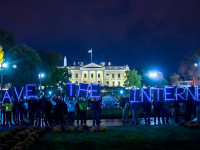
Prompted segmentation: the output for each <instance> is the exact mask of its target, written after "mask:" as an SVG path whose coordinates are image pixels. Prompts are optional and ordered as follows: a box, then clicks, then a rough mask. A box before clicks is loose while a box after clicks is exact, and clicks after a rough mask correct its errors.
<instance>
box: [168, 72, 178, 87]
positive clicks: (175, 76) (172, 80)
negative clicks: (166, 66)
mask: <svg viewBox="0 0 200 150" xmlns="http://www.w3.org/2000/svg"><path fill="white" fill-rule="evenodd" d="M179 81H180V75H178V74H176V73H172V74H171V75H170V84H171V85H177V84H178V82H179Z"/></svg>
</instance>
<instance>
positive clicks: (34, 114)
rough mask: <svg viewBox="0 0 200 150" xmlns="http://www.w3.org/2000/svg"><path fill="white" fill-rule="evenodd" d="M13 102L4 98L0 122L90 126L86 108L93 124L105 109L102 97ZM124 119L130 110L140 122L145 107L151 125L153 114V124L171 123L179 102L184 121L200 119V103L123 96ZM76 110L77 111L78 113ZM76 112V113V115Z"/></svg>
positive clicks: (178, 112) (137, 121) (58, 97)
mask: <svg viewBox="0 0 200 150" xmlns="http://www.w3.org/2000/svg"><path fill="white" fill-rule="evenodd" d="M38 97H39V98H37V99H36V98H32V99H22V100H17V99H14V98H12V100H11V101H9V100H5V101H4V103H2V104H1V105H0V113H1V115H0V119H1V120H0V124H1V125H8V126H12V125H23V124H25V123H28V124H30V125H38V126H54V125H58V124H67V125H70V126H71V125H74V124H75V120H76V123H77V125H87V111H88V109H91V110H92V113H93V126H95V125H100V122H101V121H100V117H101V110H102V97H97V98H84V97H66V96H63V97H61V96H52V97H45V95H44V94H41V95H40V96H38ZM121 99H122V103H121V107H122V122H123V124H124V125H126V124H128V122H129V116H130V114H129V112H131V113H132V125H138V124H139V120H138V118H139V117H138V116H139V110H140V108H142V111H143V117H144V120H145V124H146V125H150V124H151V120H150V117H151V116H152V117H153V122H154V124H166V123H167V124H168V123H169V116H170V110H169V109H170V108H173V114H174V121H175V122H176V123H178V122H179V114H180V105H182V104H183V105H184V106H185V107H184V108H185V122H187V121H190V120H192V119H193V118H195V117H196V118H197V120H198V121H200V102H199V101H193V100H188V101H184V102H179V101H153V102H150V101H148V100H147V101H142V102H132V103H131V102H130V100H129V97H127V96H123V97H121ZM75 112H76V113H75ZM75 114H76V115H75Z"/></svg>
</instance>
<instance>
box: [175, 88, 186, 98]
mask: <svg viewBox="0 0 200 150" xmlns="http://www.w3.org/2000/svg"><path fill="white" fill-rule="evenodd" d="M183 94H184V95H183ZM185 96H186V95H185V88H184V87H176V100H185V99H186V98H185Z"/></svg>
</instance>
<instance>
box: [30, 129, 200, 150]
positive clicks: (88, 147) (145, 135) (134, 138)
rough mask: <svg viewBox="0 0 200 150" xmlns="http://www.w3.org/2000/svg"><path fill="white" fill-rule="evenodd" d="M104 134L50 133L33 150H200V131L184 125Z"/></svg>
mask: <svg viewBox="0 0 200 150" xmlns="http://www.w3.org/2000/svg"><path fill="white" fill-rule="evenodd" d="M109 129H110V130H109V132H101V133H47V134H45V136H44V137H42V138H41V140H40V141H39V142H38V144H37V145H35V146H34V147H33V148H32V150H38V149H44V150H54V149H58V150H65V149H66V150H67V149H69V150H70V149H75V150H76V149H77V150H78V149H81V150H94V149H97V150H100V149H103V150H105V149H115V150H118V149H162V150H165V149H166V150H168V149H176V150H177V149H197V148H200V143H199V138H200V130H198V129H193V130H191V129H186V128H184V127H180V126H174V125H166V126H150V127H149V126H138V127H110V128H109Z"/></svg>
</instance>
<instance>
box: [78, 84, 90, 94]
mask: <svg viewBox="0 0 200 150" xmlns="http://www.w3.org/2000/svg"><path fill="white" fill-rule="evenodd" d="M85 86H86V88H82V87H85ZM88 89H89V84H82V83H79V87H78V96H80V97H87V96H88Z"/></svg>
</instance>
